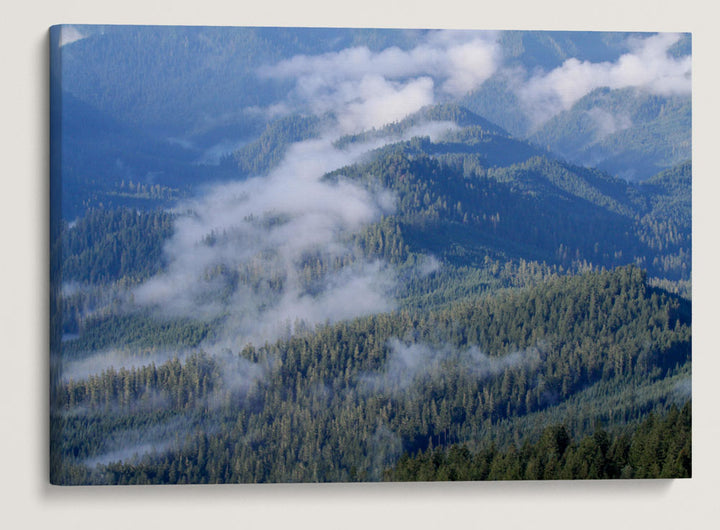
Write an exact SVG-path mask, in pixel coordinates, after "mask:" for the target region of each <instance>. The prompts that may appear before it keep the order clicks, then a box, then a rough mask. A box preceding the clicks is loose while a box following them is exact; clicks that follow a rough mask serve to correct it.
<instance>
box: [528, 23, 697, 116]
mask: <svg viewBox="0 0 720 530" xmlns="http://www.w3.org/2000/svg"><path fill="white" fill-rule="evenodd" d="M679 39H680V35H678V34H674V33H660V34H657V35H653V36H651V37H646V38H631V39H630V40H629V41H628V44H629V45H630V48H631V51H630V52H629V53H626V54H624V55H622V56H621V57H620V58H619V59H618V60H617V61H615V62H602V63H592V62H589V61H580V60H578V59H575V58H571V59H568V60H566V61H565V62H564V63H563V64H562V66H559V67H558V68H555V69H554V70H551V71H550V72H540V73H536V74H534V75H531V76H530V77H528V78H526V79H521V80H519V81H518V79H517V77H516V83H515V91H516V92H517V94H518V95H519V96H520V99H521V101H522V103H523V105H524V106H525V109H526V112H528V114H529V115H530V116H531V118H532V119H533V121H534V123H535V124H536V125H540V124H542V123H543V122H545V121H546V120H548V119H549V118H551V117H552V116H554V115H555V114H557V113H559V112H561V111H563V110H568V109H569V108H571V107H572V106H573V105H574V104H575V102H576V101H578V100H579V99H580V98H582V97H583V96H585V95H586V94H588V93H590V92H591V91H592V90H594V89H596V88H599V87H609V88H613V89H618V88H626V87H635V88H639V89H642V90H646V91H648V92H650V93H653V94H662V95H673V94H688V95H689V94H690V93H691V67H692V58H691V57H690V56H684V57H680V58H675V57H672V56H670V55H669V54H668V50H669V49H670V47H671V46H672V45H673V44H675V43H676V42H677V41H678V40H679Z"/></svg>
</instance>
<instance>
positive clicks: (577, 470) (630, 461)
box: [385, 402, 692, 481]
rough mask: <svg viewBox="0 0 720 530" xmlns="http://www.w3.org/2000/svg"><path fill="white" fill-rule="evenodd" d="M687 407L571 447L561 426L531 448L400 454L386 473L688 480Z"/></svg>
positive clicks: (400, 477) (405, 477) (401, 477)
mask: <svg viewBox="0 0 720 530" xmlns="http://www.w3.org/2000/svg"><path fill="white" fill-rule="evenodd" d="M691 455H692V431H691V406H690V403H689V402H688V403H687V404H686V405H685V406H683V407H682V410H678V408H677V407H675V406H674V405H673V406H672V407H671V408H670V409H669V411H668V412H667V413H666V414H665V415H664V416H662V417H659V418H658V417H656V416H655V415H652V414H651V415H650V416H649V417H648V418H647V419H645V420H644V421H642V422H641V423H640V425H639V426H638V427H637V429H636V430H635V431H634V432H633V433H632V435H630V436H628V435H626V434H623V435H618V436H611V435H610V434H609V433H608V432H607V431H605V430H603V429H599V430H596V431H595V432H594V433H593V434H592V435H588V436H585V437H583V438H582V439H580V440H579V441H577V442H573V441H572V439H571V437H570V435H569V434H568V432H567V429H566V428H565V427H564V426H563V425H553V426H550V427H547V428H546V429H545V430H544V431H543V434H542V436H541V438H540V440H538V441H537V442H536V443H534V444H531V443H524V444H523V445H522V447H520V448H518V447H516V446H511V447H510V448H509V449H506V450H499V449H497V448H496V447H494V446H493V447H490V448H488V449H484V450H482V451H479V452H477V453H474V454H473V453H471V452H470V451H469V450H468V448H467V447H465V446H463V445H452V446H451V447H449V448H435V449H427V450H426V451H423V452H420V453H418V454H417V455H415V456H410V455H408V454H404V455H403V456H402V457H401V458H400V460H399V461H398V463H397V465H396V466H394V467H393V468H392V469H390V470H388V471H387V472H386V474H385V479H386V480H392V481H434V480H519V479H526V480H557V479H563V480H567V479H619V478H625V479H627V478H689V477H691V476H692V465H691Z"/></svg>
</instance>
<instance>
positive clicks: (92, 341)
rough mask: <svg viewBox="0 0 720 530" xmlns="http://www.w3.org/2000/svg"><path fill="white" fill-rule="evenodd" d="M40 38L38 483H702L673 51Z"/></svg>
mask: <svg viewBox="0 0 720 530" xmlns="http://www.w3.org/2000/svg"><path fill="white" fill-rule="evenodd" d="M71 30H72V31H71ZM53 31H54V33H53V34H52V35H51V37H52V38H51V41H52V42H53V43H54V44H53V46H55V47H54V48H52V53H53V65H54V66H53V68H52V72H51V78H52V81H53V84H52V90H51V96H52V101H53V109H52V111H53V113H52V116H51V120H52V123H51V129H52V130H53V131H55V132H56V135H55V136H54V137H53V149H54V150H53V156H52V157H51V158H52V160H53V170H52V179H53V184H54V187H53V193H54V195H53V201H54V202H53V205H54V206H53V209H52V211H51V216H52V219H51V222H52V230H51V237H52V254H51V258H52V259H51V307H52V308H53V313H52V316H51V400H52V406H51V429H50V437H51V473H50V474H51V481H52V482H53V483H55V484H167V483H221V482H222V483H230V482H328V481H380V480H394V481H404V480H423V481H428V480H507V479H598V478H653V477H688V476H690V475H691V436H690V434H691V433H690V425H691V364H692V301H691V289H692V283H691V279H692V271H691V265H692V222H691V219H692V211H691V206H692V205H691V185H692V162H691V160H690V149H689V147H690V145H689V139H690V121H689V116H690V106H691V105H690V95H689V94H690V92H689V88H690V85H689V75H690V55H689V36H687V35H674V34H652V35H650V34H619V33H592V34H590V33H573V32H567V33H563V32H463V31H402V30H340V29H299V28H160V27H122V26H121V27H102V26H72V27H71V26H63V27H58V28H55V29H54V30H53ZM650 59H652V61H650ZM629 72H634V74H635V75H629ZM581 74H582V75H581ZM578 76H580V77H578ZM578 79H582V80H584V81H583V82H582V83H579V82H578V83H575V84H573V82H574V80H578ZM603 79H604V80H605V81H602V80H603ZM603 83H605V84H603ZM567 86H572V88H573V89H572V91H570V92H568V91H565V92H563V87H567Z"/></svg>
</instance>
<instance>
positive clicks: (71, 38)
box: [60, 26, 87, 47]
mask: <svg viewBox="0 0 720 530" xmlns="http://www.w3.org/2000/svg"><path fill="white" fill-rule="evenodd" d="M85 37H87V35H83V34H82V33H81V32H80V31H79V30H78V29H77V28H76V27H75V26H62V27H61V28H60V46H61V47H62V46H65V45H66V44H70V43H72V42H75V41H79V40H81V39H84V38H85Z"/></svg>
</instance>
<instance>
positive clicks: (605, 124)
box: [587, 107, 632, 141]
mask: <svg viewBox="0 0 720 530" xmlns="http://www.w3.org/2000/svg"><path fill="white" fill-rule="evenodd" d="M587 115H588V117H589V118H590V119H591V120H592V121H593V123H594V124H595V130H596V135H595V141H600V140H602V139H603V138H605V137H607V136H610V135H611V134H615V133H616V132H619V131H623V130H625V129H629V128H630V127H632V120H631V119H630V116H628V115H626V114H618V115H615V114H612V113H610V112H608V111H606V110H603V109H601V108H598V107H595V108H593V109H590V110H589V111H587Z"/></svg>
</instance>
